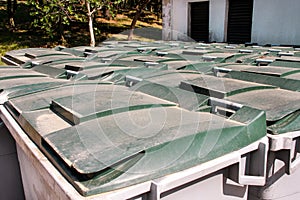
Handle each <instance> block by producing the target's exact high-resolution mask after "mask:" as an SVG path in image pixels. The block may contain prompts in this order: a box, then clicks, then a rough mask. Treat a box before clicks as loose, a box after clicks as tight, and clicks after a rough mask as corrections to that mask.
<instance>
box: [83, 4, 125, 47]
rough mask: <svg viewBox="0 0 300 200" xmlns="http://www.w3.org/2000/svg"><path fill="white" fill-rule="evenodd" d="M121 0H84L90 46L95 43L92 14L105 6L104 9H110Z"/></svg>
mask: <svg viewBox="0 0 300 200" xmlns="http://www.w3.org/2000/svg"><path fill="white" fill-rule="evenodd" d="M121 2H122V0H114V1H111V0H102V1H99V0H84V3H85V6H86V9H87V17H88V26H89V31H90V38H91V40H90V46H92V47H94V46H95V44H96V41H95V34H94V26H93V19H94V14H95V13H96V11H98V10H101V9H103V8H105V9H106V10H109V11H112V10H114V8H116V7H115V6H116V5H118V4H119V3H121Z"/></svg>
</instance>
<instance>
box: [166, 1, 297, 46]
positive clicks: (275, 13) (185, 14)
mask: <svg viewBox="0 0 300 200" xmlns="http://www.w3.org/2000/svg"><path fill="white" fill-rule="evenodd" d="M199 1H205V0H164V1H163V3H164V7H166V5H168V6H167V8H168V10H167V13H165V10H164V17H163V24H168V26H164V28H165V29H164V31H163V32H164V33H163V39H165V40H188V39H189V37H188V35H189V33H188V32H189V6H188V5H189V3H190V2H199ZM227 5H228V0H210V21H209V33H210V41H216V42H226V34H227V10H228V9H227ZM299 10H300V0H254V8H253V24H252V42H255V43H258V44H287V45H300V20H299V19H300V12H299ZM166 30H168V31H166ZM166 32H167V33H168V34H166Z"/></svg>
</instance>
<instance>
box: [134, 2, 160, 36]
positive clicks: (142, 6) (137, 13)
mask: <svg viewBox="0 0 300 200" xmlns="http://www.w3.org/2000/svg"><path fill="white" fill-rule="evenodd" d="M132 2H133V3H134V2H135V1H134V0H132V1H131V3H132ZM151 2H153V3H154V4H153V5H150V6H151V10H152V7H155V9H158V8H159V4H161V0H141V1H139V2H138V3H137V4H136V8H135V10H136V11H135V15H134V17H133V19H132V21H131V24H130V30H129V33H128V40H132V38H133V32H134V29H135V26H136V23H137V20H138V19H139V18H140V16H141V14H142V13H143V11H144V9H145V8H146V7H147V6H148V5H149V4H150V3H151Z"/></svg>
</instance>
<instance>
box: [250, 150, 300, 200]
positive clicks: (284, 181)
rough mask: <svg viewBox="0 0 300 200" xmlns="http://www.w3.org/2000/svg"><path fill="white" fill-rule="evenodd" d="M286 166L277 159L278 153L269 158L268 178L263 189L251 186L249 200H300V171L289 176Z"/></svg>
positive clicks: (270, 154)
mask: <svg viewBox="0 0 300 200" xmlns="http://www.w3.org/2000/svg"><path fill="white" fill-rule="evenodd" d="M285 168H286V164H285V163H284V162H283V161H281V160H278V159H276V153H275V152H270V153H269V156H268V173H269V175H268V178H267V182H266V185H265V186H263V187H255V186H249V200H299V199H300V187H299V185H300V169H297V170H295V171H294V173H292V174H290V175H288V174H287V173H286V169H285Z"/></svg>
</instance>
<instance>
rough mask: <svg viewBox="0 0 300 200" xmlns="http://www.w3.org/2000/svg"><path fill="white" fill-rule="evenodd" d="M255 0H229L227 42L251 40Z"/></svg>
mask: <svg viewBox="0 0 300 200" xmlns="http://www.w3.org/2000/svg"><path fill="white" fill-rule="evenodd" d="M252 14H253V0H229V12H228V32H227V42H230V43H245V42H251V28H252Z"/></svg>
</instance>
